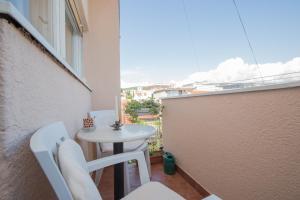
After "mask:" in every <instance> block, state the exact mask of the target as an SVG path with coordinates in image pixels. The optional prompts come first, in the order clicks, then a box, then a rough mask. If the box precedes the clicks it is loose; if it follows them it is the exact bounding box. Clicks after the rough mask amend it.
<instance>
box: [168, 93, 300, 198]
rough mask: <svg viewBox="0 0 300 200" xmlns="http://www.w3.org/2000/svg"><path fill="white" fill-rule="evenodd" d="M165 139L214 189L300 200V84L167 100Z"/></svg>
mask: <svg viewBox="0 0 300 200" xmlns="http://www.w3.org/2000/svg"><path fill="white" fill-rule="evenodd" d="M163 105H164V106H165V109H164V112H163V142H164V147H165V150H166V151H170V152H172V153H173V154H174V155H175V157H176V159H177V164H178V165H179V166H180V167H181V168H182V169H183V170H184V171H185V172H187V173H188V174H189V175H190V176H192V177H193V178H194V179H195V180H196V181H197V182H198V183H199V184H200V185H202V186H203V187H204V188H206V189H207V190H208V191H209V192H211V193H215V194H217V195H219V196H220V197H222V198H223V199H225V200H226V199H230V200H241V199H242V200H266V199H272V200H282V199H285V200H296V199H300V87H294V88H286V89H277V90H266V91H256V92H245V93H235V94H222V95H211V96H199V97H189V98H177V99H165V100H163Z"/></svg>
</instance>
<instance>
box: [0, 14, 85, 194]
mask: <svg viewBox="0 0 300 200" xmlns="http://www.w3.org/2000/svg"><path fill="white" fill-rule="evenodd" d="M90 108H91V97H90V92H89V90H87V88H85V86H83V85H82V84H81V83H80V82H79V81H78V80H76V79H75V78H74V77H73V76H72V75H70V74H69V73H68V72H66V71H65V70H64V69H63V68H62V67H61V66H59V65H58V64H57V63H56V62H55V61H53V59H52V58H51V57H50V56H49V55H47V54H45V53H44V52H42V51H41V49H40V48H39V47H37V46H36V45H35V44H34V43H33V42H32V41H31V40H30V39H28V38H26V37H24V35H23V33H22V32H21V31H19V30H17V29H16V28H15V27H14V26H13V25H11V24H8V23H7V21H6V20H3V19H0V199H53V198H55V197H54V196H53V192H52V190H51V188H50V185H49V183H48V181H47V180H46V178H45V176H44V175H43V173H42V171H41V168H40V167H39V166H38V164H37V162H36V161H35V159H34V157H33V154H32V153H31V152H30V149H29V139H30V136H31V135H32V133H34V132H35V131H36V130H37V129H38V128H40V127H41V126H43V125H46V124H48V123H51V122H54V121H57V120H61V121H63V122H64V123H65V125H66V127H67V130H68V131H69V133H70V134H71V135H72V136H74V134H75V133H76V132H77V130H79V128H80V127H81V124H82V122H81V119H82V118H83V116H85V115H86V113H87V112H88V111H89V110H90Z"/></svg>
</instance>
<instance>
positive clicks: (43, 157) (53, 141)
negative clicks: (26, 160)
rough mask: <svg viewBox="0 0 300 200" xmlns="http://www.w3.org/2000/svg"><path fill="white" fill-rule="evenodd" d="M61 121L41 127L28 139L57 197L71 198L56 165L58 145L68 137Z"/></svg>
mask: <svg viewBox="0 0 300 200" xmlns="http://www.w3.org/2000/svg"><path fill="white" fill-rule="evenodd" d="M69 138H70V137H69V135H68V132H67V130H66V128H65V126H64V124H63V122H56V123H53V124H50V125H48V126H45V127H42V128H41V129H39V130H38V131H37V132H35V133H34V134H33V135H32V137H31V139H30V148H31V150H32V152H33V153H34V155H35V157H36V159H37V160H38V162H39V164H40V165H41V167H42V169H43V171H44V173H45V174H46V176H47V178H48V180H49V182H50V184H51V186H52V188H53V189H54V191H55V193H56V195H57V197H58V198H59V199H63V200H72V199H73V197H72V194H71V192H70V190H69V188H68V186H67V184H66V182H65V180H64V178H63V176H62V174H61V172H60V170H59V167H58V165H57V163H58V162H57V161H58V159H57V158H58V157H57V153H58V146H59V144H60V143H61V142H62V141H64V140H65V139H69Z"/></svg>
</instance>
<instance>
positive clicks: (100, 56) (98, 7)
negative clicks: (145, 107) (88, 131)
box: [84, 0, 120, 110]
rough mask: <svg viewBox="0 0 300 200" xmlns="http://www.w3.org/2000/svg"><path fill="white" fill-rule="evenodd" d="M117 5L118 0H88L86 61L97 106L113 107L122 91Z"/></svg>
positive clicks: (87, 72) (98, 107)
mask: <svg viewBox="0 0 300 200" xmlns="http://www.w3.org/2000/svg"><path fill="white" fill-rule="evenodd" d="M118 6H119V5H118V0H89V7H88V23H89V31H88V32H87V33H85V34H84V64H85V68H86V78H87V80H88V83H89V85H90V86H91V88H92V90H93V93H92V108H93V109H94V110H98V109H112V108H114V102H115V101H114V98H115V96H116V95H120V49H119V46H120V42H119V7H118Z"/></svg>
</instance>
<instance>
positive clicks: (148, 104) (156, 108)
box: [142, 98, 161, 115]
mask: <svg viewBox="0 0 300 200" xmlns="http://www.w3.org/2000/svg"><path fill="white" fill-rule="evenodd" d="M142 107H143V108H148V109H149V112H150V113H151V114H152V115H157V114H159V112H160V108H161V105H160V104H159V103H158V102H156V101H155V100H154V99H153V98H151V99H147V100H145V101H143V102H142Z"/></svg>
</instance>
